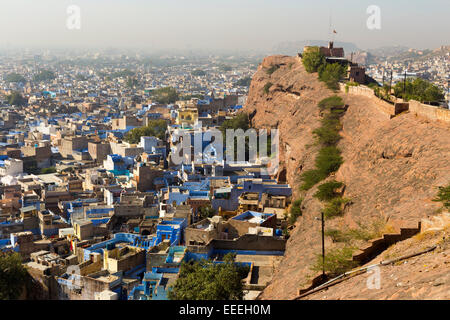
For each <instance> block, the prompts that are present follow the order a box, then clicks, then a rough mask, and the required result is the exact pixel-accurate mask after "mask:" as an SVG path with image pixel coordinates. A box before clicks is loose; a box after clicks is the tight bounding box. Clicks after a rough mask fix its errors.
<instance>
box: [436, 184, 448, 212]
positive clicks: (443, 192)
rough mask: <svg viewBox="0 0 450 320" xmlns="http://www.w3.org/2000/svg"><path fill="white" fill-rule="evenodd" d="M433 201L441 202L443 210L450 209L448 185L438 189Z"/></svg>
mask: <svg viewBox="0 0 450 320" xmlns="http://www.w3.org/2000/svg"><path fill="white" fill-rule="evenodd" d="M433 201H438V202H442V203H443V204H444V207H445V208H447V209H450V184H449V185H448V186H446V187H439V192H438V194H437V196H436V198H435V199H433Z"/></svg>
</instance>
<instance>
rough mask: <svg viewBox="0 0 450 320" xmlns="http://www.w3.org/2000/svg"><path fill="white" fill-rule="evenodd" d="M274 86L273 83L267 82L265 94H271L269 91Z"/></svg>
mask: <svg viewBox="0 0 450 320" xmlns="http://www.w3.org/2000/svg"><path fill="white" fill-rule="evenodd" d="M272 86H273V83H272V82H267V83H266V84H265V85H264V89H263V90H264V93H265V94H269V89H270V88H271V87H272Z"/></svg>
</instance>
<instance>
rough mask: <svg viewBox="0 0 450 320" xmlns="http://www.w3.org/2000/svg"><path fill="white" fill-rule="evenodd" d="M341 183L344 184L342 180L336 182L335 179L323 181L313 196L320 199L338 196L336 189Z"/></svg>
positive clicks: (327, 199)
mask: <svg viewBox="0 0 450 320" xmlns="http://www.w3.org/2000/svg"><path fill="white" fill-rule="evenodd" d="M343 185H344V184H343V183H342V182H338V181H336V180H332V181H328V182H325V183H323V184H321V185H320V186H319V187H318V188H317V192H316V193H315V194H314V197H316V198H317V199H319V200H321V201H330V200H332V199H334V198H336V197H338V196H339V194H338V193H337V192H336V189H338V188H340V187H342V186H343Z"/></svg>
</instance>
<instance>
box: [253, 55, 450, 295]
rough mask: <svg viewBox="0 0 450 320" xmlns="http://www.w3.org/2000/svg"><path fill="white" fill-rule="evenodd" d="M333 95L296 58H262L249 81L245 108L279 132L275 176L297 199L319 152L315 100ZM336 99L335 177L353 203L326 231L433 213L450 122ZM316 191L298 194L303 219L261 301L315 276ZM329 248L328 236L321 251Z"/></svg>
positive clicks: (445, 178) (448, 152)
mask: <svg viewBox="0 0 450 320" xmlns="http://www.w3.org/2000/svg"><path fill="white" fill-rule="evenodd" d="M274 66H275V67H274ZM273 70H275V71H274V72H272V71H273ZM270 84H272V85H271V86H270ZM269 86H270V88H269ZM267 88H269V89H268V90H267ZM333 94H335V93H333V92H332V91H331V90H329V89H327V88H326V87H325V85H324V84H323V83H321V82H319V81H318V79H317V74H309V73H307V72H306V71H305V70H304V68H303V65H302V63H301V60H300V59H299V58H297V57H289V56H271V57H267V58H265V59H264V61H263V62H262V63H261V64H260V66H259V68H258V71H257V72H256V74H255V75H254V77H253V80H252V83H251V86H250V93H249V97H248V99H247V103H246V106H245V108H244V110H245V111H246V112H248V113H250V114H251V115H252V121H253V124H254V125H255V126H256V127H258V128H278V129H279V131H280V170H279V172H278V179H279V180H280V181H284V180H286V181H287V182H288V183H289V184H290V185H291V186H292V188H293V191H294V195H295V196H298V195H299V194H300V191H299V190H298V187H299V185H300V181H299V177H300V175H301V173H302V172H304V171H305V170H309V169H312V168H313V166H314V159H315V156H316V154H317V151H318V147H317V146H315V145H314V137H313V134H312V131H313V130H314V129H315V128H317V127H319V126H320V112H319V109H318V107H317V103H318V102H319V101H320V100H322V99H324V98H326V97H329V96H331V95H333ZM338 95H340V96H341V97H342V98H343V99H344V101H345V103H346V104H348V105H349V108H348V110H347V112H346V114H345V116H344V117H343V118H342V119H341V122H342V124H343V130H342V132H341V135H342V140H341V141H340V142H339V148H340V149H341V150H342V156H343V158H344V161H345V162H344V164H343V165H342V166H341V168H340V169H339V171H338V172H337V173H336V174H335V177H334V178H335V179H337V180H339V181H342V182H344V183H345V185H346V188H345V193H344V196H345V197H346V198H350V199H351V205H350V206H348V207H347V208H346V210H345V215H344V217H342V218H337V219H333V220H330V221H327V227H339V226H340V227H342V226H348V227H355V226H357V223H359V222H363V223H368V222H370V221H372V220H375V219H380V218H383V219H384V220H385V221H389V223H390V224H391V225H392V226H393V227H394V228H396V227H400V226H405V225H408V224H415V225H417V222H418V221H419V220H420V219H421V218H424V217H427V216H432V215H434V214H436V211H437V209H438V208H439V207H440V204H439V203H436V202H433V201H432V199H433V198H434V197H435V195H436V193H437V187H438V186H442V185H446V184H448V183H449V182H450V125H449V124H445V123H440V122H433V121H429V120H426V119H421V118H419V117H416V116H415V115H413V114H410V113H404V114H400V115H398V116H397V117H395V118H393V119H390V117H389V115H388V114H386V113H385V112H384V111H383V110H382V109H381V108H380V107H379V105H378V102H377V100H376V99H375V98H369V97H363V96H357V95H349V94H344V93H338ZM315 189H316V187H314V188H312V189H311V190H310V191H308V192H307V193H306V194H304V195H302V196H304V197H305V200H304V201H303V208H302V209H303V215H302V216H301V217H300V218H299V219H298V221H297V224H296V228H295V229H294V230H293V231H292V232H291V237H290V239H289V241H288V244H287V248H286V253H285V257H284V259H283V261H282V262H281V264H280V267H279V268H278V270H277V271H276V273H275V276H274V278H273V280H272V282H271V284H270V285H269V286H268V287H267V288H266V289H265V291H264V292H263V294H262V295H261V298H263V299H290V298H293V297H295V296H296V295H297V293H298V289H300V288H303V287H304V286H305V285H306V284H307V283H308V280H310V279H311V277H312V276H314V275H315V273H314V272H312V271H311V269H310V268H311V265H312V264H313V263H314V262H315V259H316V255H317V254H319V253H320V252H321V237H320V222H318V221H317V220H315V219H314V218H315V217H317V216H319V214H320V210H321V208H322V207H323V204H321V203H320V202H319V201H317V200H316V199H315V198H313V197H312V195H313V194H314V192H315ZM332 246H334V244H333V243H332V241H331V239H326V247H327V248H330V247H332Z"/></svg>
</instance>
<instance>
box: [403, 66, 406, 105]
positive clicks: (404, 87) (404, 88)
mask: <svg viewBox="0 0 450 320" xmlns="http://www.w3.org/2000/svg"><path fill="white" fill-rule="evenodd" d="M405 95H406V69H405V78H404V80H403V99H404V98H405Z"/></svg>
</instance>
